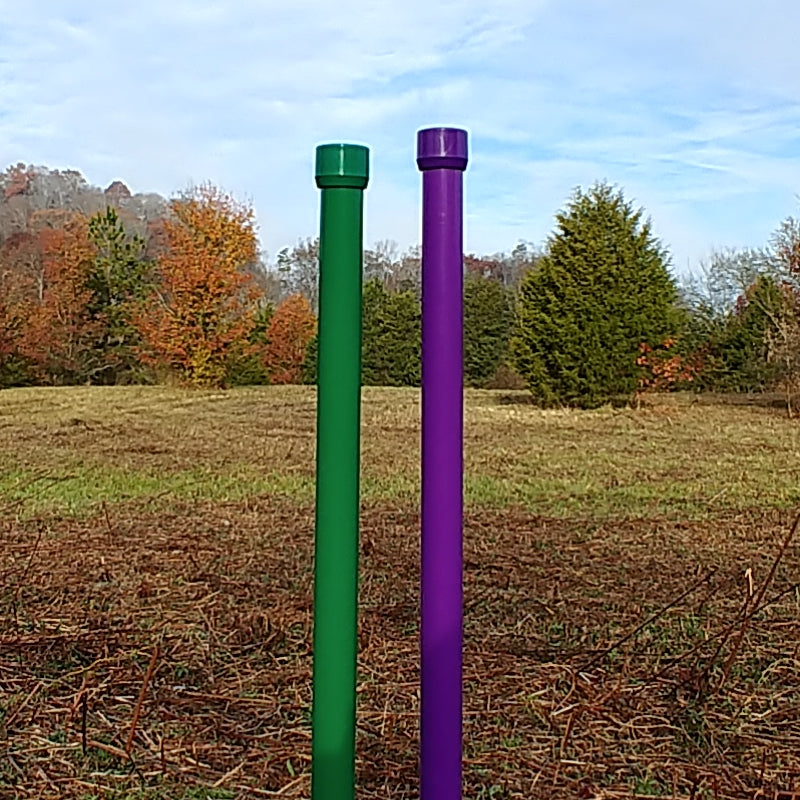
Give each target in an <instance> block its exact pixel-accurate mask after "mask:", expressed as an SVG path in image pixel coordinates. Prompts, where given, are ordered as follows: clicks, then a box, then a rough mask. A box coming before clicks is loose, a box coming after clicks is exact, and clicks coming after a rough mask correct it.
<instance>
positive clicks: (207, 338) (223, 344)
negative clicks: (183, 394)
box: [133, 184, 262, 386]
mask: <svg viewBox="0 0 800 800" xmlns="http://www.w3.org/2000/svg"><path fill="white" fill-rule="evenodd" d="M171 210H172V218H171V219H169V220H168V221H167V222H165V224H164V229H165V234H166V239H167V252H166V253H164V254H163V255H162V256H161V257H160V258H159V259H158V269H157V274H158V285H157V287H156V288H155V290H154V291H153V292H152V293H151V294H150V296H149V297H148V298H147V299H146V300H145V302H144V303H143V304H142V305H141V306H140V307H139V308H138V309H137V310H136V311H135V312H134V314H133V320H134V324H135V325H136V327H137V329H138V330H139V332H140V334H141V336H142V339H143V340H144V342H145V347H144V348H142V351H141V357H142V359H143V360H144V361H145V362H146V363H149V364H151V365H153V366H155V367H158V368H162V369H168V370H170V371H172V372H174V373H176V374H177V376H178V377H179V379H180V380H181V381H182V382H183V383H189V384H195V385H210V386H222V385H225V383H226V378H227V373H228V369H229V365H230V363H231V360H232V359H235V358H238V357H242V356H243V355H245V354H246V352H247V348H248V345H247V344H246V342H247V338H248V336H249V334H250V333H251V331H252V330H253V325H254V312H255V308H256V302H257V300H258V298H259V297H260V296H261V294H262V292H261V290H260V289H259V288H258V287H257V286H256V284H255V282H254V281H253V279H252V277H251V276H250V275H249V274H247V272H246V271H245V267H247V265H249V264H252V263H253V262H254V261H255V260H256V259H257V256H258V246H257V240H256V233H255V230H254V222H253V211H252V209H250V208H247V207H245V206H242V205H239V204H238V203H236V202H234V200H233V199H232V198H231V197H230V196H228V195H225V194H222V193H221V192H220V191H219V190H217V189H215V188H214V187H213V186H211V185H209V184H206V185H203V186H201V187H200V188H199V189H197V190H195V191H194V192H193V193H191V194H189V195H187V196H186V197H184V198H181V199H179V200H175V201H173V202H172V203H171Z"/></svg>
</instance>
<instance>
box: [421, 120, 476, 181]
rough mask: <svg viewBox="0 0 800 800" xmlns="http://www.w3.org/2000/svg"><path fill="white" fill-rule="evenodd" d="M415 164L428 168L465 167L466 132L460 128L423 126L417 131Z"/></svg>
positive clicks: (422, 168)
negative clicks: (422, 128) (423, 127)
mask: <svg viewBox="0 0 800 800" xmlns="http://www.w3.org/2000/svg"><path fill="white" fill-rule="evenodd" d="M417 166H418V167H419V168H420V169H421V170H423V171H425V170H428V169H458V170H461V171H462V172H463V171H464V170H465V169H466V168H467V132H466V131H464V130H461V129H460V128H425V129H424V130H421V131H418V132H417Z"/></svg>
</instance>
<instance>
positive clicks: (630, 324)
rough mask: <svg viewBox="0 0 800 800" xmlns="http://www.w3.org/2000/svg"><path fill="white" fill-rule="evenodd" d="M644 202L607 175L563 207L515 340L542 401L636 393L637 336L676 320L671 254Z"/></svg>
mask: <svg viewBox="0 0 800 800" xmlns="http://www.w3.org/2000/svg"><path fill="white" fill-rule="evenodd" d="M642 215H643V212H642V210H641V209H640V210H638V211H635V210H634V209H633V207H632V206H631V204H630V203H628V202H626V201H625V199H624V197H623V194H622V192H621V191H619V192H615V191H614V190H613V189H612V188H611V187H610V186H608V185H607V184H605V183H599V184H595V185H594V186H593V187H592V188H591V189H590V190H589V191H587V192H582V191H581V190H577V191H576V192H575V194H574V195H573V197H572V199H571V201H570V202H569V203H568V205H567V208H566V209H565V210H563V211H561V212H559V213H558V214H557V215H556V222H557V231H556V233H555V234H554V235H553V236H552V237H551V238H550V240H549V241H548V244H547V250H546V253H545V255H544V257H543V258H542V259H541V260H540V261H539V264H538V268H537V269H536V270H535V271H533V272H529V273H528V274H527V275H526V276H525V278H524V279H523V281H522V285H521V287H520V291H519V297H518V309H517V324H516V332H515V335H514V338H513V341H512V345H511V350H512V354H513V358H514V361H515V363H516V367H517V370H518V371H519V373H520V375H522V376H523V378H524V379H525V380H526V382H527V384H528V387H529V388H530V390H531V392H532V394H533V395H534V396H535V397H536V398H537V400H538V401H539V402H541V403H542V404H544V405H552V404H567V405H575V406H582V407H594V406H598V405H601V404H602V403H604V402H608V401H610V400H612V399H613V398H614V397H615V396H619V395H627V396H631V395H632V394H633V392H634V391H635V390H636V388H637V385H638V380H639V377H640V373H641V367H639V366H638V365H637V363H636V362H637V358H638V357H639V346H640V344H641V343H643V342H644V343H646V344H647V345H649V346H652V347H655V346H658V345H660V344H661V343H662V342H663V341H664V340H665V339H667V338H669V337H671V336H674V335H675V333H676V329H677V326H678V312H677V308H676V302H677V298H678V293H677V288H676V286H675V283H674V280H673V278H672V276H671V274H670V272H669V256H668V254H667V252H666V250H665V249H664V248H663V247H662V245H661V244H660V242H659V241H658V240H657V239H655V237H654V236H653V233H652V230H651V225H650V221H649V220H643V218H642Z"/></svg>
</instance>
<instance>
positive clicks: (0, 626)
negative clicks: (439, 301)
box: [0, 387, 800, 800]
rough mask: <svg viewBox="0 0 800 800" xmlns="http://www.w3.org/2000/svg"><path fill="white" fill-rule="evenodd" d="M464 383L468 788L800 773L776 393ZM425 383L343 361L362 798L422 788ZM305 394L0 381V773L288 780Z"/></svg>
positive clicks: (294, 732)
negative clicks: (358, 429) (552, 392)
mask: <svg viewBox="0 0 800 800" xmlns="http://www.w3.org/2000/svg"><path fill="white" fill-rule="evenodd" d="M465 397H466V424H465V455H466V475H465V494H466V500H467V505H466V509H465V515H464V533H465V570H464V581H465V617H464V632H465V656H464V659H465V660H464V797H465V800H489V799H490V798H491V799H492V800H511V799H512V798H513V799H514V800H523V799H524V800H539V799H540V798H541V800H544V798H554V797H555V798H578V797H582V798H597V799H598V800H599V799H600V798H604V800H609V799H610V798H625V797H634V796H636V797H673V798H698V800H699V798H731V799H732V798H748V800H753V799H754V798H757V797H765V798H766V797H768V798H773V797H775V798H778V797H780V798H787V800H788V798H790V797H792V796H793V795H792V792H793V791H794V790H795V789H798V791H800V788H798V787H800V780H798V775H800V534H799V535H798V536H797V537H795V531H794V528H793V523H794V521H795V517H796V513H797V511H798V510H800V457H799V456H800V421H798V420H791V419H789V418H788V416H787V414H786V411H785V408H784V407H782V405H781V402H780V399H779V398H714V397H696V396H690V395H686V396H674V397H663V398H658V399H655V400H652V401H649V402H648V403H647V404H645V406H644V407H643V408H641V409H637V410H634V409H628V408H610V407H609V408H603V409H599V410H596V411H583V412H579V411H569V410H549V411H544V410H540V409H537V408H535V407H534V406H532V405H531V404H530V403H529V402H528V398H527V396H526V394H525V393H519V392H517V393H515V392H502V391H496V392H490V391H473V390H470V391H467V392H466V393H465ZM419 410H420V404H419V391H418V390H413V389H380V388H366V389H364V392H363V411H362V418H363V426H362V490H363V491H362V496H363V509H362V515H361V556H360V558H361V562H360V581H361V582H360V618H359V656H358V659H359V661H358V738H357V751H358V757H357V764H356V770H357V776H358V787H359V788H358V795H357V796H358V798H359V800H373V799H374V800H378V798H380V800H412V799H414V798H417V797H418V784H417V758H418V733H419V732H418V727H417V722H418V711H419V695H418V682H419V671H418V668H419V652H418V622H419V515H418V493H419V470H420V465H419ZM315 414H316V409H315V392H314V390H313V389H312V388H309V387H264V388H253V389H236V390H232V391H224V392H223V391H185V390H180V389H175V388H164V387H112V388H99V387H76V388H59V389H18V390H7V391H4V392H2V393H0V511H2V513H0V798H3V800H5V798H9V800H10V798H15V799H16V798H19V799H20V800H22V798H25V799H26V800H27V799H28V798H30V799H31V800H32V799H33V798H69V799H70V800H98V799H99V798H109V799H110V800H168V799H169V800H199V799H200V798H203V799H206V798H215V799H216V800H222V799H223V798H227V799H228V800H231V799H232V798H237V800H238V798H242V799H243V800H250V798H262V797H280V798H308V797H309V785H310V781H309V775H310V752H311V748H310V715H309V712H310V702H311V668H312V617H313V603H312V599H313V499H314V446H315V441H314V426H315ZM798 796H800V795H798Z"/></svg>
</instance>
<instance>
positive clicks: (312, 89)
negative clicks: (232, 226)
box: [0, 0, 800, 268]
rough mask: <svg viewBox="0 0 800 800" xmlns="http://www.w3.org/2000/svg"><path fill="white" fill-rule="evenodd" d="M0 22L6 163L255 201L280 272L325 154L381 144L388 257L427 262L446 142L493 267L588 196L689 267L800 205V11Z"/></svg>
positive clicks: (320, 8)
mask: <svg viewBox="0 0 800 800" xmlns="http://www.w3.org/2000/svg"><path fill="white" fill-rule="evenodd" d="M0 5H3V4H2V2H1V1H0ZM2 18H3V26H2V28H0V53H2V57H0V152H2V153H3V154H4V159H5V161H6V163H15V162H16V161H26V162H33V163H43V164H47V165H48V166H52V167H56V168H65V167H73V168H77V169H80V170H81V171H82V172H83V173H84V174H85V175H86V177H87V178H88V179H89V180H90V181H91V182H93V183H96V184H99V185H103V186H104V185H107V184H108V183H110V182H111V181H112V180H114V179H117V178H120V179H123V180H125V181H126V182H127V183H128V184H129V186H130V187H131V188H132V189H133V190H134V191H158V192H161V193H162V194H166V195H170V194H172V193H174V192H176V191H179V190H180V189H182V188H184V187H185V186H186V185H187V184H188V183H189V182H190V181H194V182H199V181H202V180H211V181H213V182H215V183H217V184H219V185H220V186H222V187H224V188H226V189H227V190H229V191H232V192H234V193H235V194H237V196H239V197H250V198H252V199H253V202H254V205H255V208H256V211H257V213H258V216H259V222H260V227H261V233H262V238H263V241H264V244H265V246H266V248H267V250H268V251H269V252H270V253H272V254H274V253H275V252H276V250H277V249H279V248H280V247H282V246H284V245H287V244H292V243H293V242H294V241H296V240H297V239H298V238H299V237H305V236H313V235H314V233H315V231H316V225H317V204H318V196H317V191H316V189H315V187H314V185H313V175H312V169H313V157H314V148H315V146H316V145H317V144H319V143H320V142H324V141H359V142H363V143H366V144H369V145H370V147H371V150H372V163H373V177H372V180H371V185H370V187H369V190H368V193H367V215H366V220H367V231H366V234H367V240H368V241H375V240H377V239H384V238H394V239H397V240H398V241H399V242H400V243H401V245H402V246H405V245H407V244H410V243H412V242H414V241H415V240H416V238H417V235H418V228H419V226H418V219H419V211H418V202H419V184H420V178H419V174H418V172H417V170H416V167H415V164H414V137H415V132H416V130H417V129H418V128H419V127H422V126H427V125H436V124H456V125H459V126H463V127H467V128H468V129H469V130H470V134H471V150H472V154H471V163H470V167H469V170H468V173H467V176H466V198H467V202H468V207H467V222H466V235H467V248H468V249H470V250H475V251H478V252H493V251H497V250H501V249H510V248H511V247H513V245H514V243H515V242H516V240H517V239H526V240H533V241H542V240H543V239H544V238H545V237H546V236H547V234H548V233H549V231H550V230H551V228H552V221H553V214H554V213H555V211H556V210H557V209H558V208H559V207H561V206H563V204H564V202H565V201H566V200H567V199H568V197H569V194H570V192H571V191H572V189H573V188H574V187H575V186H576V185H587V184H589V183H591V182H593V181H594V180H598V179H608V180H610V181H612V182H616V183H619V184H620V185H621V186H622V187H623V188H624V189H625V191H626V194H628V195H629V196H631V197H632V198H633V199H635V202H637V203H639V204H642V205H644V206H645V208H646V210H647V211H648V212H649V213H650V214H651V215H652V217H653V222H654V225H655V227H656V230H657V232H659V234H660V235H661V236H662V237H663V238H664V240H665V241H666V243H667V244H668V245H670V246H671V248H672V250H673V253H674V255H675V262H676V264H677V265H678V266H679V267H680V268H683V265H685V264H686V263H687V262H688V261H691V260H696V259H697V258H700V257H702V256H703V255H704V254H705V253H706V252H707V251H708V248H710V247H712V246H721V245H725V244H737V245H753V246H758V245H760V244H762V243H763V242H764V240H765V239H766V237H767V236H768V234H769V231H770V230H772V228H774V227H775V226H776V225H777V223H778V222H779V221H780V219H781V218H782V217H783V216H786V215H787V214H790V213H793V211H794V210H795V193H796V192H797V191H798V190H800V146H799V145H798V135H797V131H798V130H800V87H799V86H798V85H797V84H796V80H795V76H796V75H797V74H798V72H800V49H798V48H797V47H796V46H795V43H794V38H795V31H796V30H797V27H798V25H799V24H800V6H799V5H796V4H794V3H791V2H789V0H763V2H762V3H760V4H757V5H754V4H743V3H740V4H735V3H734V4H730V3H729V2H722V0H673V2H671V3H669V4H664V3H659V4H654V3H629V2H623V0H564V1H563V2H562V1H561V0H558V2H557V1H556V0H494V2H492V3H485V2H483V0H481V2H478V0H439V2H435V1H434V2H432V1H431V0H427V2H423V0H407V1H406V2H403V3H397V2H394V0H344V2H342V3H339V4H338V5H337V6H336V7H335V9H332V7H331V6H330V3H329V2H328V0H294V1H293V2H291V3H288V2H287V3H277V2H270V3H264V2H263V0H240V2H237V3H218V2H201V1H200V0H171V1H170V2H163V1H162V2H155V0H140V2H138V3H136V4H132V5H130V4H129V5H128V6H124V5H123V6H112V5H110V4H88V3H82V2H79V0H73V1H72V2H69V1H68V0H67V1H66V2H65V1H64V0H61V1H60V2H56V1H55V0H42V1H41V2H37V3H27V4H25V3H18V4H15V5H14V6H13V7H11V6H10V7H9V8H7V9H3V11H2ZM0 166H1V165H0Z"/></svg>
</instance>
